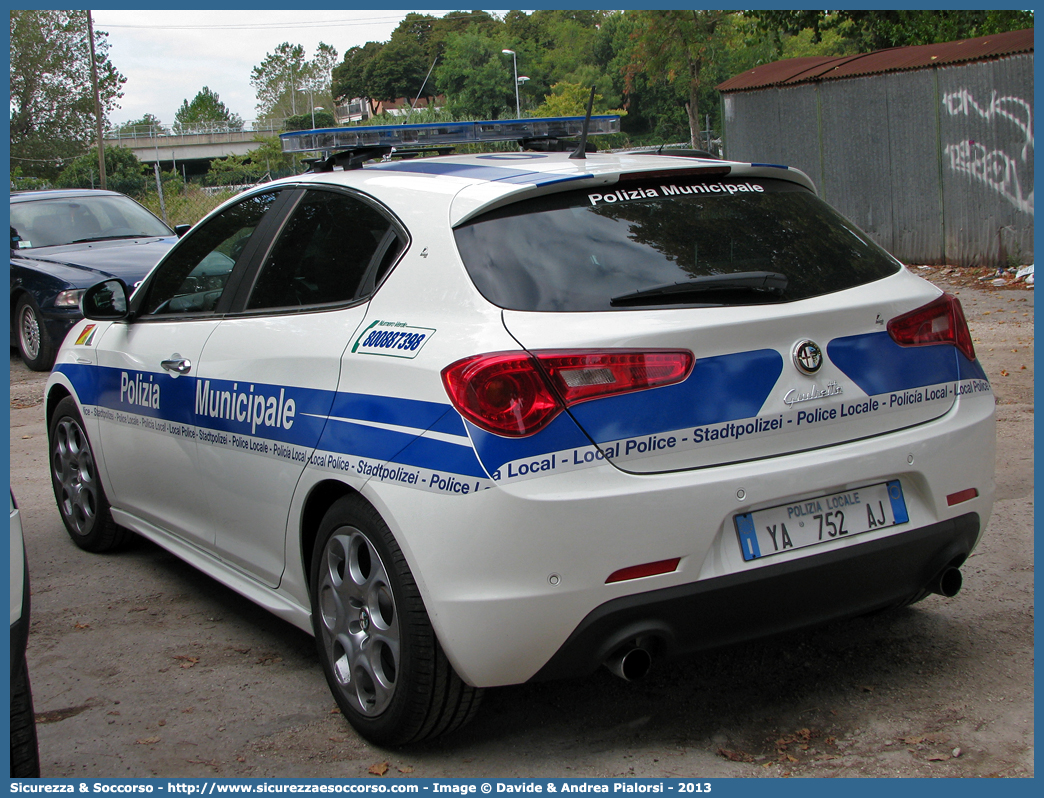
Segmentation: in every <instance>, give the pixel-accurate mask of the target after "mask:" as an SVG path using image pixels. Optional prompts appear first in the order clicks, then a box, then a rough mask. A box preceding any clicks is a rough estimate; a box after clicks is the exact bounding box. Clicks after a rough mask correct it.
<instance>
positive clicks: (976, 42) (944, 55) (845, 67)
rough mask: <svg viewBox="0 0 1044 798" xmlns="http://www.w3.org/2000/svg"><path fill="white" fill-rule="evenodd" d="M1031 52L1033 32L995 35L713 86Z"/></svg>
mask: <svg viewBox="0 0 1044 798" xmlns="http://www.w3.org/2000/svg"><path fill="white" fill-rule="evenodd" d="M1032 52H1033V29H1032V28H1029V29H1027V30H1016V31H1009V32H1008V33H996V34H994V35H992V36H980V37H978V38H975V39H962V40H960V41H956V42H944V43H942V44H921V45H916V46H913V47H892V48H890V49H887V50H877V51H875V52H872V53H862V54H860V55H848V56H838V57H833V58H831V57H822V58H812V57H810V58H788V59H784V60H782V61H774V62H773V63H771V64H763V65H761V66H757V67H754V69H750V70H747V71H746V72H743V73H742V74H739V75H737V76H736V77H734V78H730V79H729V80H726V81H725V82H724V83H721V84H719V85H718V87H717V88H718V91H721V92H737V91H749V90H751V89H758V88H764V87H766V86H783V85H795V84H798V83H813V82H816V81H825V80H840V79H842V78H851V77H855V76H859V75H880V74H884V73H886V72H900V71H906V70H911V69H925V68H931V67H939V66H944V65H949V64H961V63H967V62H970V61H982V60H988V59H993V58H1003V57H1005V56H1010V55H1015V54H1018V53H1032Z"/></svg>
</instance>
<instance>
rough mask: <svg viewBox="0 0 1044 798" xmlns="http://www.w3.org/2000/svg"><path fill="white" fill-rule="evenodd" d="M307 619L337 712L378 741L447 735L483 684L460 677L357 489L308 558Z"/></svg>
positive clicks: (471, 711)
mask: <svg viewBox="0 0 1044 798" xmlns="http://www.w3.org/2000/svg"><path fill="white" fill-rule="evenodd" d="M311 588H312V590H311V593H312V625H313V628H314V631H315V639H316V644H317V647H318V650H319V659H320V661H321V662H322V666H323V672H324V673H325V674H326V680H327V682H328V683H329V685H330V690H331V691H332V692H333V696H334V699H335V700H336V701H337V705H338V706H339V707H340V709H341V713H342V714H343V715H344V717H345V718H346V719H347V720H348V722H349V723H350V724H351V725H352V726H353V727H354V728H355V730H356V731H357V732H358V733H359V734H360V735H361V736H362V737H364V738H366V739H367V740H369V741H370V742H372V743H375V744H377V745H386V746H396V745H404V744H406V743H412V742H419V741H420V740H424V739H430V738H433V737H437V736H439V735H442V734H446V733H448V732H451V731H453V730H455V729H457V728H459V727H461V726H463V725H464V724H465V723H467V722H468V721H469V720H470V719H471V718H472V717H473V716H474V715H475V712H476V711H477V710H478V706H479V702H480V699H481V694H482V691H481V690H479V689H477V688H474V687H471V686H469V685H467V684H465V683H464V681H463V680H462V679H461V678H460V677H459V676H458V675H457V673H456V672H455V671H454V670H453V667H452V665H450V663H449V660H448V659H447V658H446V655H445V653H444V652H443V651H442V647H441V646H440V645H439V641H438V639H437V638H436V636H435V632H434V630H433V629H432V626H431V621H430V620H429V618H428V613H427V611H426V610H425V608H424V602H423V600H422V599H421V595H420V591H419V590H418V589H417V583H416V581H415V580H414V578H413V574H412V573H411V572H410V568H409V566H408V565H407V563H406V558H405V557H404V556H403V554H402V550H401V549H400V548H399V546H398V544H397V543H396V542H395V538H394V537H393V536H392V534H391V531H390V530H389V529H388V526H387V524H385V523H384V520H383V519H382V518H381V517H380V514H379V513H378V512H377V511H376V510H375V509H374V508H373V507H372V506H371V505H370V504H369V503H368V502H366V501H365V500H364V499H363V498H362V497H361V496H358V495H351V496H345V497H342V498H341V499H339V500H337V501H336V502H334V504H333V505H331V507H330V509H329V510H328V511H327V513H326V515H325V516H324V518H323V521H322V524H321V525H320V527H319V533H318V537H317V539H316V545H315V550H314V554H313V556H312V563H311Z"/></svg>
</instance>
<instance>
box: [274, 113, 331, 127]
mask: <svg viewBox="0 0 1044 798" xmlns="http://www.w3.org/2000/svg"><path fill="white" fill-rule="evenodd" d="M336 126H337V120H336V119H334V115H333V114H331V113H330V112H329V111H325V110H324V111H316V112H315V124H314V125H313V124H312V114H311V113H305V114H298V115H297V116H288V117H287V118H286V119H285V120H284V121H283V130H312V129H313V128H314V129H319V128H324V127H336Z"/></svg>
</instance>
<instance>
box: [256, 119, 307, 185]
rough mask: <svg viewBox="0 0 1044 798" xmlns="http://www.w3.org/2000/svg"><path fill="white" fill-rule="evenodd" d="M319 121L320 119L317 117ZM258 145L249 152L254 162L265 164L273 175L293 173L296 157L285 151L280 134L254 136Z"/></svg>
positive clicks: (266, 169) (268, 171)
mask: <svg viewBox="0 0 1044 798" xmlns="http://www.w3.org/2000/svg"><path fill="white" fill-rule="evenodd" d="M316 121H318V119H316ZM254 141H255V142H256V143H257V145H258V146H257V147H255V148H254V149H252V150H251V151H250V152H249V153H247V155H248V157H249V158H250V160H251V162H252V163H256V164H258V165H259V166H260V165H264V167H265V172H266V173H268V174H271V175H272V176H273V177H276V176H283V175H287V174H293V171H294V166H295V164H294V158H293V156H292V155H288V154H287V153H285V152H283V144H282V142H281V141H280V139H279V136H262V135H261V134H260V133H259V134H257V135H255V136H254Z"/></svg>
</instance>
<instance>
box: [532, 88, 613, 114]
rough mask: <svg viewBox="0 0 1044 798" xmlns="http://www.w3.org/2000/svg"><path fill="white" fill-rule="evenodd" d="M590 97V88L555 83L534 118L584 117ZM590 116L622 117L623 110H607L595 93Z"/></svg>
mask: <svg viewBox="0 0 1044 798" xmlns="http://www.w3.org/2000/svg"><path fill="white" fill-rule="evenodd" d="M590 97H591V87H590V86H582V85H580V84H579V83H566V82H564V81H563V82H561V83H556V84H555V85H554V86H552V87H551V94H549V95H547V96H546V97H545V98H544V102H543V104H542V105H540V107H538V108H537V109H536V111H534V112H533V115H534V116H584V115H585V114H586V113H587V101H588V99H590ZM591 113H592V114H619V115H620V116H624V115H625V114H626V113H627V111H625V110H624V109H623V108H608V107H607V106H606V103H605V101H604V98H603V97H602V95H601V94H599V93H598V92H597V90H596V91H595V96H594V102H593V104H592V106H591Z"/></svg>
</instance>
